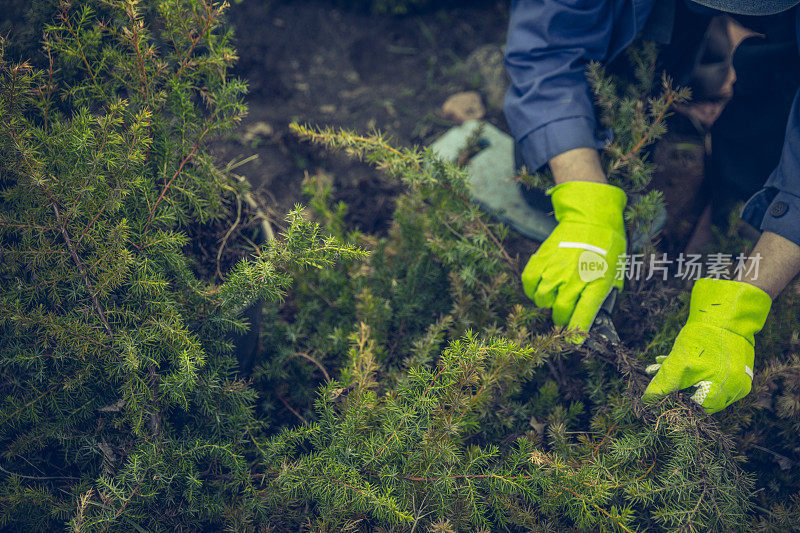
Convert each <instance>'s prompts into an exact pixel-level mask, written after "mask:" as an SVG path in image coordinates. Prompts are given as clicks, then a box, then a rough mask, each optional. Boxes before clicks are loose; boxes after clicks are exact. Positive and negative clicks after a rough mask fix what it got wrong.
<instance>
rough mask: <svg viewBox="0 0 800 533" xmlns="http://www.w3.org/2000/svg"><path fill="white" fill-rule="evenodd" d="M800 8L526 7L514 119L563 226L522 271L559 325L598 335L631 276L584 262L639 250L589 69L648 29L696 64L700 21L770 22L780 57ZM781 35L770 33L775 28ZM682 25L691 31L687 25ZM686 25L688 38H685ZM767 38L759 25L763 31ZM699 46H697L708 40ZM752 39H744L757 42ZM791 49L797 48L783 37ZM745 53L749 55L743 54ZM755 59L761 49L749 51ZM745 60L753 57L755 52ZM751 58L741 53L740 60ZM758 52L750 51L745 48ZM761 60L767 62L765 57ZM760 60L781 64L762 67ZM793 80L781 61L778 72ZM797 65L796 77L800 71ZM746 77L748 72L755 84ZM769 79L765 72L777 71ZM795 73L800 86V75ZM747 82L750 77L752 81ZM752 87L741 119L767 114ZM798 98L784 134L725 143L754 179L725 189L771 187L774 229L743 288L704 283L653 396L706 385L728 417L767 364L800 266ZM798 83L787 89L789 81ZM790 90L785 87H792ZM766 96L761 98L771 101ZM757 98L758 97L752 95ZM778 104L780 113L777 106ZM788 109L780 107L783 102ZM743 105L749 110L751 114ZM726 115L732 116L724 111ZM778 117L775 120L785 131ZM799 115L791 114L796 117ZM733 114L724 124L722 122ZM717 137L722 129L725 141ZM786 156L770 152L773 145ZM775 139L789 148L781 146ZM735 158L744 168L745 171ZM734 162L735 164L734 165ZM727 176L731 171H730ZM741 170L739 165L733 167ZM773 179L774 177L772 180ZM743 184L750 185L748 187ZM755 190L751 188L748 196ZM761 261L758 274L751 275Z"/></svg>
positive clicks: (512, 69)
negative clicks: (598, 273)
mask: <svg viewBox="0 0 800 533" xmlns="http://www.w3.org/2000/svg"><path fill="white" fill-rule="evenodd" d="M798 3H800V2H799V1H796V0H765V1H745V0H694V1H692V0H673V1H671V2H670V1H663V0H659V1H658V2H656V0H594V1H590V0H515V1H512V7H511V17H510V25H509V33H508V42H507V46H506V66H507V70H508V72H509V76H510V78H511V87H510V89H509V91H508V94H507V96H506V101H505V106H504V112H505V115H506V119H507V122H508V124H509V127H510V129H511V132H512V134H513V135H514V137H515V139H516V141H517V143H518V148H519V150H520V152H521V155H522V158H523V161H524V163H525V165H526V166H527V167H528V168H529V169H532V170H535V169H539V168H540V167H542V166H544V165H546V164H549V166H550V170H551V171H552V175H553V178H554V181H555V186H554V187H552V188H551V189H550V190H549V191H548V195H549V197H550V199H551V201H552V205H553V211H554V214H555V217H556V220H557V221H558V224H557V226H556V227H555V229H554V230H553V232H552V233H551V234H550V236H549V237H548V238H547V239H546V240H545V241H544V242H543V243H542V245H541V246H540V247H539V249H538V250H537V251H536V253H535V254H534V255H533V256H532V257H531V258H530V260H529V262H528V264H527V266H526V267H525V269H524V271H523V274H522V282H523V287H524V290H525V293H526V295H527V296H528V297H530V298H531V299H532V300H533V301H534V302H535V303H536V305H537V306H539V307H544V308H552V316H553V322H554V323H555V324H557V325H564V326H567V327H568V328H570V329H575V330H580V331H588V329H589V328H590V327H591V325H592V322H593V321H594V318H595V316H596V315H597V313H598V310H599V309H600V307H601V305H602V304H603V302H604V300H605V298H606V297H607V295H608V294H609V293H610V291H611V290H612V289H613V288H614V287H615V286H619V284H620V283H621V282H619V281H618V280H617V279H616V277H617V276H616V275H615V271H614V268H609V269H608V270H607V271H606V273H605V274H604V275H603V276H602V277H600V278H599V279H594V280H591V281H588V280H587V281H586V282H584V281H582V280H581V276H580V275H579V269H578V262H579V261H580V258H581V255H582V254H584V253H585V252H586V251H587V250H589V251H592V252H593V253H595V254H599V255H601V256H602V257H603V258H604V259H605V261H606V262H607V264H608V265H617V264H618V261H619V258H620V256H621V255H623V254H625V253H626V246H627V242H626V236H625V230H624V222H623V210H624V208H625V205H626V196H625V193H624V192H623V191H622V190H621V189H619V188H617V187H615V186H612V185H610V184H608V182H607V180H606V177H605V175H604V172H603V168H602V166H601V162H600V157H599V152H598V150H599V149H602V148H603V147H604V146H605V145H606V144H607V143H608V142H609V139H610V137H609V135H610V134H609V132H607V131H604V130H602V129H601V128H600V127H599V126H598V122H597V120H596V118H595V112H594V109H593V104H592V98H591V94H590V89H589V87H588V82H587V80H586V77H585V68H586V66H587V64H588V63H589V62H590V61H603V62H610V61H612V60H613V59H614V58H615V57H616V56H617V55H618V54H619V53H620V52H621V51H622V50H623V49H625V48H626V47H627V46H628V45H630V44H631V43H632V42H633V41H634V39H635V38H636V37H637V36H638V35H639V34H641V33H642V32H643V31H646V30H647V29H648V28H656V29H655V31H654V33H655V34H659V33H660V34H661V35H662V37H663V36H664V35H666V39H665V40H664V41H662V42H669V43H670V44H669V45H668V46H667V47H666V48H665V50H669V49H670V47H671V46H678V47H680V46H683V52H681V53H678V54H673V56H672V57H673V58H674V57H678V58H681V57H684V58H685V57H686V54H685V49H686V43H687V39H688V40H689V41H691V40H692V39H690V38H688V37H687V35H690V34H691V35H697V32H696V31H695V32H694V33H692V32H690V31H688V30H685V28H690V27H697V20H706V21H707V20H709V18H710V17H711V16H714V15H719V14H728V15H729V16H731V17H733V18H735V19H736V20H742V21H744V22H743V24H745V25H749V26H759V25H762V26H763V28H761V29H765V33H760V34H759V35H757V36H756V37H753V41H754V42H755V43H756V44H760V45H762V48H761V51H762V52H764V51H766V52H767V55H769V52H770V51H772V52H774V53H779V52H780V50H784V52H785V49H781V48H780V47H778V45H780V44H781V39H782V40H783V41H786V39H787V35H789V34H787V31H788V32H790V34H791V36H790V37H789V39H790V40H791V47H792V52H793V54H795V55H796V52H797V47H798V42H797V40H798V37H797V26H798V25H800V9H798V8H797V7H796V4H798ZM774 27H778V28H779V30H776V31H774V32H772V35H773V36H775V35H777V34H781V36H780V38H778V37H775V39H770V28H774ZM682 28H683V29H682ZM684 30H685V31H684ZM757 31H759V30H757ZM698 42H699V40H698V39H695V40H694V42H693V44H697V43H698ZM748 42H749V40H748V41H745V43H748ZM784 44H785V43H784ZM740 50H744V51H748V48H747V47H745V46H741V47H740ZM750 52H752V50H749V52H748V53H750ZM743 54H744V52H743ZM738 55H740V53H739V50H737V52H736V54H735V56H734V60H733V65H734V66H736V65H737V60H738V58H737V57H736V56H738ZM744 55H746V54H744ZM755 57H756V58H759V57H761V58H763V57H765V56H764V55H763V54H762V55H761V56H759V55H758V54H756V55H755ZM753 63H754V64H756V65H758V64H768V62H767V63H765V62H764V61H762V60H760V59H758V60H756V61H753ZM771 70H772V71H773V72H774V73H776V75H780V74H782V70H781V68H780V64H779V65H778V67H774V66H773V67H771ZM794 70H796V69H794ZM741 74H742V73H740V72H738V70H737V77H742V76H741ZM764 75H766V74H763V73H762V74H761V76H764ZM752 78H753V77H752V76H751V80H750V82H749V83H750V85H752V86H754V87H763V86H764V85H765V84H766V85H767V87H768V89H769V88H770V87H772V88H773V89H776V90H777V89H778V88H777V87H776V86H773V85H771V84H770V83H769V78H764V77H761V78H760V79H755V80H753V79H752ZM793 79H796V78H793ZM740 81H741V82H742V83H740ZM747 82H748V80H746V79H744V78H743V79H742V80H738V79H737V83H736V84H735V85H734V94H733V98H732V100H731V103H732V104H733V103H734V102H737V101H738V102H744V103H745V106H744V108H743V107H742V106H741V105H740V106H739V111H737V112H736V113H734V114H738V115H740V116H747V113H750V115H751V116H753V115H755V114H760V115H764V114H765V109H768V108H770V105H771V101H772V100H780V98H777V97H776V98H774V99H771V98H761V104H760V105H759V104H758V102H757V101H756V100H754V99H753V98H749V99H748V97H747V95H745V96H744V97H742V98H738V99H737V94H736V91H737V90H738V88H739V87H740V86H741V87H743V88H744V89H746V88H747V87H746V85H747ZM792 83H794V84H795V85H794V86H792V87H790V88H789V90H790V91H791V92H792V95H791V96H790V97H789V100H791V102H788V101H787V104H786V107H787V111H786V112H785V114H784V117H785V118H786V120H783V119H781V123H780V124H779V125H778V128H779V129H780V132H781V134H780V137H782V138H783V139H782V146H781V144H780V142H781V140H779V139H777V138H776V136H775V135H765V136H758V137H754V136H752V135H751V136H748V135H743V136H741V137H740V138H739V139H738V142H739V144H740V145H741V144H742V143H745V145H744V147H742V146H737V145H736V142H733V141H730V139H728V141H729V142H728V146H727V150H726V146H725V143H723V144H722V145H720V146H721V147H720V149H719V150H717V146H714V148H713V150H714V154H713V155H712V159H714V158H716V159H717V160H722V161H721V162H720V163H719V166H720V168H722V170H721V172H722V173H723V174H725V173H726V172H728V173H729V174H733V175H735V174H736V171H735V169H737V168H743V169H745V170H746V172H747V173H746V174H744V173H743V172H739V177H738V178H737V179H736V180H734V182H733V183H732V184H731V186H730V187H727V186H724V182H718V183H717V184H716V187H719V190H718V191H716V192H718V193H719V194H722V193H723V192H725V191H723V190H722V189H725V190H726V191H727V190H728V189H736V186H737V184H738V185H741V183H742V182H744V181H747V180H750V181H751V182H752V180H753V179H759V181H760V183H759V184H758V185H759V190H757V191H756V192H755V193H754V194H753V195H752V197H751V198H750V199H749V201H748V202H747V204H746V205H745V208H744V210H743V212H742V218H743V219H744V220H745V221H747V222H749V223H750V224H752V225H753V226H754V227H756V228H759V229H760V230H761V232H762V233H761V236H760V238H759V239H758V241H757V243H756V245H755V248H754V249H753V250H752V252H751V254H750V256H749V259H748V260H747V261H748V264H747V266H746V268H744V269H743V271H744V272H745V275H744V276H743V278H742V280H741V281H738V280H732V279H714V278H703V279H699V280H697V281H696V282H695V284H694V287H693V288H692V292H691V300H690V309H689V317H688V319H687V321H686V323H685V325H684V327H683V328H682V329H681V330H680V332H679V334H678V335H677V337H676V339H675V341H674V344H673V347H672V350H671V351H670V353H669V354H668V355H667V356H665V357H658V358H657V361H656V363H655V364H653V365H651V366H650V367H648V371H649V372H651V373H655V375H654V377H653V379H652V380H651V382H650V384H649V385H648V387H647V389H646V391H645V394H644V398H645V399H646V400H652V399H657V398H660V397H662V396H664V395H666V394H669V393H670V392H672V391H675V390H681V389H686V388H690V387H696V388H695V390H694V393H693V394H692V399H693V400H695V401H696V402H697V403H699V404H700V405H702V406H703V408H704V409H705V410H706V411H707V412H708V413H715V412H717V411H720V410H722V409H724V408H725V407H727V406H728V405H730V404H731V403H733V402H735V401H737V400H739V399H741V398H743V397H744V396H746V395H747V394H748V393H749V392H750V388H751V382H752V378H753V370H752V369H753V363H754V359H755V347H754V335H755V334H756V333H757V332H758V331H760V330H761V328H762V327H763V326H764V323H765V321H766V318H767V315H768V313H769V310H770V307H771V304H772V300H773V299H774V298H775V297H777V296H778V294H779V293H780V292H781V291H782V290H783V289H784V288H785V287H786V285H787V284H788V283H789V282H790V281H791V280H792V279H793V278H794V277H795V276H796V275H797V274H798V271H800V94H795V93H797V85H796V81H793V82H792ZM783 85H785V83H782V86H783ZM781 89H782V90H784V92H785V88H783V87H781ZM761 90H762V92H761V93H758V91H756V94H761V95H762V96H763V95H764V94H765V93H764V92H763V89H761ZM751 96H752V95H751ZM773 107H774V106H773ZM778 107H779V106H778ZM742 110H744V113H743V114H742ZM726 113H727V110H726V111H724V112H723V115H724V114H726ZM776 114H777V115H778V116H779V115H780V110H777V111H776V112H775V113H773V114H772V116H768V117H767V118H766V120H764V122H765V123H767V124H771V125H773V126H771V127H773V128H774V124H775V122H776V121H775V115H776ZM787 115H788V117H787ZM722 118H723V117H720V119H722ZM733 123H734V125H735V126H736V127H734V128H731V127H730V125H727V126H726V128H727V130H728V132H730V131H731V130H733V131H739V132H746V131H747V130H748V129H749V128H750V127H751V126H754V125H755V122H750V123H748V122H747V121H746V120H744V121H742V120H740V121H739V123H738V124H736V121H734V122H733ZM713 134H714V131H713V130H712V138H713ZM770 139H771V141H770V142H771V144H770V145H769V149H768V150H773V151H774V152H775V154H776V155H775V160H772V161H770V158H769V157H762V156H761V154H762V153H763V149H762V145H763V144H764V143H766V142H767V141H768V140H770ZM773 145H776V146H773ZM765 160H766V161H769V163H770V164H771V165H772V166H773V167H774V168H772V169H771V173H769V175H768V177H767V176H766V175H762V176H753V174H754V173H756V174H757V173H758V172H760V170H759V165H761V166H762V167H763V164H764V161H765ZM731 161H733V163H735V165H734V164H733V163H731ZM726 165H727V167H726ZM726 168H727V169H728V170H727V171H726V170H725V169H726ZM731 168H733V169H734V170H730V169H731ZM765 179H766V181H765V182H764V180H765ZM740 188H742V187H740ZM744 189H746V187H745V188H744ZM756 261H758V262H759V264H758V265H757V266H758V268H752V267H754V266H755V265H753V263H754V262H756Z"/></svg>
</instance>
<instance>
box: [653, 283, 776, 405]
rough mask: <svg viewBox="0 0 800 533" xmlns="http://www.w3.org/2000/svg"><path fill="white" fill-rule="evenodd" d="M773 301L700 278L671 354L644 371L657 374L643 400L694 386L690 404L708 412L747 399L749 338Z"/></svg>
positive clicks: (741, 286)
mask: <svg viewBox="0 0 800 533" xmlns="http://www.w3.org/2000/svg"><path fill="white" fill-rule="evenodd" d="M771 304H772V300H771V299H770V297H769V295H768V294H767V293H766V292H764V291H762V290H761V289H759V288H757V287H754V286H753V285H750V284H749V283H744V282H741V281H730V280H725V279H700V280H698V281H697V283H695V285H694V288H693V289H692V299H691V302H690V304H689V318H688V320H687V321H686V325H685V326H684V327H683V329H682V330H681V331H680V333H678V337H677V338H676V339H675V344H674V345H673V347H672V351H671V352H670V353H669V355H667V356H660V357H657V358H656V364H654V365H650V366H649V367H647V372H648V373H650V374H653V373H656V372H657V373H656V375H655V377H654V378H653V380H652V381H651V382H650V385H649V386H648V387H647V390H645V391H644V397H643V399H644V400H652V399H657V398H660V397H661V396H664V395H666V394H669V393H670V392H672V391H676V390H680V389H685V388H686V387H692V386H695V387H697V390H696V391H695V393H694V394H693V395H692V400H694V401H696V402H697V403H699V404H700V405H702V406H703V407H704V408H705V410H706V412H708V413H709V414H711V413H716V412H717V411H721V410H722V409H725V408H726V407H727V406H729V405H730V404H732V403H733V402H735V401H737V400H740V399H742V398H744V397H745V396H747V394H748V393H749V392H750V385H751V383H752V381H753V359H754V355H755V350H754V340H753V336H754V335H755V334H756V333H757V332H758V331H760V330H761V328H762V327H764V322H765V321H766V320H767V314H769V308H770V306H771Z"/></svg>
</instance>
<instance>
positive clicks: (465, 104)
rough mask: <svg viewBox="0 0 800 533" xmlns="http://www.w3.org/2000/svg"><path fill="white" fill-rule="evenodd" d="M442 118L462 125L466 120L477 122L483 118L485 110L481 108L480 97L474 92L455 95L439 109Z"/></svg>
mask: <svg viewBox="0 0 800 533" xmlns="http://www.w3.org/2000/svg"><path fill="white" fill-rule="evenodd" d="M441 114H442V117H443V118H445V119H447V120H451V121H453V122H455V123H456V124H463V123H464V122H466V121H468V120H477V119H481V118H483V117H484V115H485V114H486V108H484V107H483V102H481V96H480V94H478V93H477V92H475V91H468V92H463V93H456V94H454V95H452V96H451V97H450V98H448V99H447V101H446V102H445V103H444V105H443V106H442V109H441Z"/></svg>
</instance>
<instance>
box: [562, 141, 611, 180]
mask: <svg viewBox="0 0 800 533" xmlns="http://www.w3.org/2000/svg"><path fill="white" fill-rule="evenodd" d="M550 170H551V171H552V173H553V179H554V180H555V182H556V185H559V184H561V183H565V182H567V181H590V182H594V183H608V180H606V175H605V172H603V166H602V164H601V163H600V154H599V153H598V151H597V150H595V149H594V148H575V149H573V150H567V151H566V152H563V153H561V154H559V155H557V156H555V157H554V158H552V159H551V160H550Z"/></svg>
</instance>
